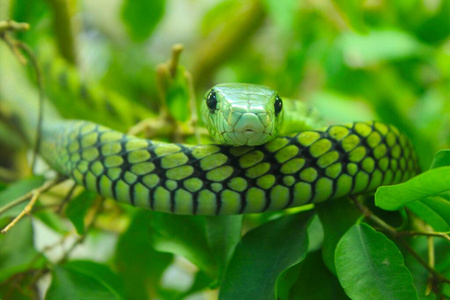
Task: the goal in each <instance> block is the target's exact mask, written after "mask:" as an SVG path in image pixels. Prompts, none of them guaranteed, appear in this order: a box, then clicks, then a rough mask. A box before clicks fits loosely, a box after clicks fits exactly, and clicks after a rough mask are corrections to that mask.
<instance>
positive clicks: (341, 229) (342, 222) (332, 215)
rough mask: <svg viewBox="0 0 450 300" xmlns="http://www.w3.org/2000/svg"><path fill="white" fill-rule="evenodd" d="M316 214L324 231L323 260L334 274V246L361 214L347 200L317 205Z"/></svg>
mask: <svg viewBox="0 0 450 300" xmlns="http://www.w3.org/2000/svg"><path fill="white" fill-rule="evenodd" d="M317 213H318V215H319V218H320V221H321V222H322V226H323V231H324V240H323V247H322V255H323V260H324V263H325V265H326V266H327V267H328V269H329V270H330V271H331V272H332V273H334V274H336V267H335V265H334V251H335V249H336V246H337V244H338V242H339V240H340V239H341V237H342V236H343V235H344V234H345V233H346V232H347V230H349V229H350V227H352V226H353V225H354V224H355V223H356V221H357V220H358V218H359V217H360V216H361V213H360V212H359V210H358V209H357V208H356V207H355V205H353V203H351V202H350V201H349V199H348V198H345V199H336V200H331V201H328V202H326V203H321V204H318V205H317Z"/></svg>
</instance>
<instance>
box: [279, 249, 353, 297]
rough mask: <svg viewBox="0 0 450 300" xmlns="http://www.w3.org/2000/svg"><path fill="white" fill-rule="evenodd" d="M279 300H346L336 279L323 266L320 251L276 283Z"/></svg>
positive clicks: (308, 256) (283, 275)
mask: <svg viewBox="0 0 450 300" xmlns="http://www.w3.org/2000/svg"><path fill="white" fill-rule="evenodd" d="M277 295H278V299H280V300H305V299H311V300H315V299H335V300H338V299H348V297H347V295H346V294H345V292H344V290H343V289H342V287H341V286H340V284H339V281H338V279H337V278H336V276H334V275H333V274H332V273H330V271H329V270H328V268H327V267H326V266H325V265H324V263H323V260H322V255H321V253H320V251H314V252H310V253H308V255H307V256H306V258H305V260H303V261H302V262H300V263H298V264H296V265H295V266H293V267H291V268H289V269H287V270H286V271H285V272H284V273H283V274H282V275H280V278H279V279H278V281H277Z"/></svg>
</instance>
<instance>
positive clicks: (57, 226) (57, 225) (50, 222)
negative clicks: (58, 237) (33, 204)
mask: <svg viewBox="0 0 450 300" xmlns="http://www.w3.org/2000/svg"><path fill="white" fill-rule="evenodd" d="M33 215H34V216H35V217H36V218H38V219H39V220H41V221H42V222H43V223H44V224H45V225H47V226H48V227H50V228H51V229H53V230H54V231H56V232H59V233H66V232H67V230H68V226H67V224H66V222H65V220H64V219H62V218H61V216H59V215H58V214H56V213H55V212H54V211H51V210H46V209H42V210H39V211H37V212H34V213H33Z"/></svg>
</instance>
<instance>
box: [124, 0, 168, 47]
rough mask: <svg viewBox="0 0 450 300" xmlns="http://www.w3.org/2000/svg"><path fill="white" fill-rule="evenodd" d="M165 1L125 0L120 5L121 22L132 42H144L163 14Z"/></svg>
mask: <svg viewBox="0 0 450 300" xmlns="http://www.w3.org/2000/svg"><path fill="white" fill-rule="evenodd" d="M165 5H166V1H165V0H140V1H133V0H125V1H123V4H122V12H121V14H122V20H123V21H124V23H125V26H126V28H127V30H128V33H129V35H130V36H131V38H133V39H134V40H136V41H138V42H141V41H144V40H146V39H147V38H148V37H149V36H150V34H151V33H152V32H153V30H154V29H155V27H156V25H157V24H158V22H159V21H160V20H161V18H162V17H163V14H164V7H165Z"/></svg>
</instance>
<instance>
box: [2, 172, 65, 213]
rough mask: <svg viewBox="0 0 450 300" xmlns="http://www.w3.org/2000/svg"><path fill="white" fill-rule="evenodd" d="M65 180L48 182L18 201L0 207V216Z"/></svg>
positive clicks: (59, 178) (57, 179)
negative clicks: (37, 193)
mask: <svg viewBox="0 0 450 300" xmlns="http://www.w3.org/2000/svg"><path fill="white" fill-rule="evenodd" d="M63 180H64V178H63V177H58V178H56V179H53V180H50V181H47V182H46V183H44V184H43V185H42V186H40V187H38V188H37V189H34V190H32V191H31V192H29V193H27V194H25V195H23V196H22V197H20V198H17V199H16V200H14V201H11V202H10V203H8V204H6V205H5V206H3V207H0V215H1V214H2V213H4V212H5V211H7V210H9V209H11V208H13V207H14V206H16V205H19V204H20V203H22V202H25V201H27V200H28V199H30V198H31V197H33V195H34V194H35V193H36V192H39V193H43V192H46V191H47V190H49V189H50V188H52V187H54V186H55V185H57V184H58V183H60V182H61V181H63Z"/></svg>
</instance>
